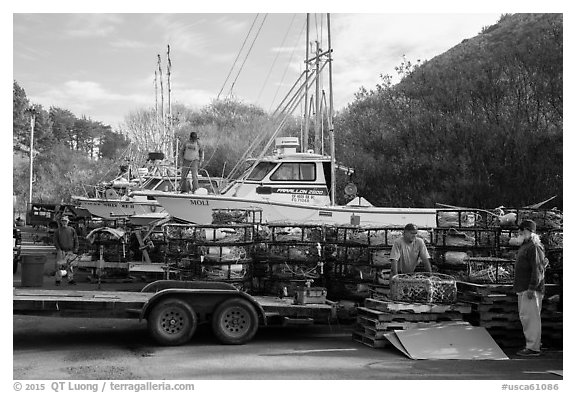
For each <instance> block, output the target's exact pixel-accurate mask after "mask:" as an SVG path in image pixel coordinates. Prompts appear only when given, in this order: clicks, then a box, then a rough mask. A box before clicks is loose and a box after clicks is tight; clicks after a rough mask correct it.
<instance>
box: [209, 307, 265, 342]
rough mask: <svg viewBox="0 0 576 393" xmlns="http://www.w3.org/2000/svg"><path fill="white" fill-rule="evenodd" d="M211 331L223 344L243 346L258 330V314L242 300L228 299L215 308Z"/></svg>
mask: <svg viewBox="0 0 576 393" xmlns="http://www.w3.org/2000/svg"><path fill="white" fill-rule="evenodd" d="M212 329H213V331H214V334H215V335H216V337H218V340H220V342H221V343H223V344H236V345H238V344H245V343H247V342H248V341H250V340H251V339H252V338H253V337H254V335H255V334H256V331H257V330H258V314H257V313H256V310H255V309H254V306H252V305H251V304H250V302H248V301H246V300H244V299H229V300H226V301H225V302H223V303H222V304H220V305H219V306H218V308H216V311H215V312H214V316H213V318H212Z"/></svg>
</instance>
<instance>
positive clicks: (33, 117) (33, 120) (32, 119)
mask: <svg viewBox="0 0 576 393" xmlns="http://www.w3.org/2000/svg"><path fill="white" fill-rule="evenodd" d="M29 111H30V189H29V190H30V196H29V197H28V202H29V203H30V204H32V176H33V175H34V126H35V124H36V108H34V107H31V108H30V109H29Z"/></svg>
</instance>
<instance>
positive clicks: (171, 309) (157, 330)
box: [148, 298, 198, 345]
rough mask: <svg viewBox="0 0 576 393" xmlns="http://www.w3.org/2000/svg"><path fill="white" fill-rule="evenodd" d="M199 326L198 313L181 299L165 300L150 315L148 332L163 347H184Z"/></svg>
mask: <svg viewBox="0 0 576 393" xmlns="http://www.w3.org/2000/svg"><path fill="white" fill-rule="evenodd" d="M197 326H198V318H197V317H196V313H195V312H194V310H193V309H192V307H191V306H190V305H189V304H188V303H186V302H185V301H183V300H180V299H175V298H171V299H166V300H163V301H161V302H160V303H158V304H156V305H155V306H154V308H153V309H152V311H150V314H149V315H148V331H149V332H150V335H151V336H152V337H153V338H154V339H155V340H156V341H157V342H158V343H160V344H162V345H182V344H184V343H186V342H188V341H190V339H191V338H192V336H193V335H194V333H195V332H196V327H197Z"/></svg>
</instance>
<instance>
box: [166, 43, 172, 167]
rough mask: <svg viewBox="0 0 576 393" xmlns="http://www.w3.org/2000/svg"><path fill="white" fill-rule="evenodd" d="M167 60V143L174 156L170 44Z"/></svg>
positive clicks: (170, 152)
mask: <svg viewBox="0 0 576 393" xmlns="http://www.w3.org/2000/svg"><path fill="white" fill-rule="evenodd" d="M167 58H168V65H167V66H166V68H167V69H166V75H167V76H166V78H167V82H168V131H169V133H170V141H169V142H168V143H167V148H168V149H169V155H173V154H174V150H173V149H172V147H173V145H172V143H173V142H174V129H173V128H172V102H171V94H172V89H171V87H170V74H171V70H172V62H171V61H170V44H168V51H167Z"/></svg>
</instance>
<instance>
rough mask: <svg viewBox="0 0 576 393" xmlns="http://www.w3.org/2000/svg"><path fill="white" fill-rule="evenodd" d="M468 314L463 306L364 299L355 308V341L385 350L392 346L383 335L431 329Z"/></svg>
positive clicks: (467, 310)
mask: <svg viewBox="0 0 576 393" xmlns="http://www.w3.org/2000/svg"><path fill="white" fill-rule="evenodd" d="M470 311H471V307H470V305H467V304H460V303H457V304H421V303H404V302H397V301H390V300H383V299H371V298H368V299H366V300H365V302H364V307H358V317H357V325H356V329H355V331H354V332H353V338H354V340H355V341H357V342H360V343H362V344H365V345H367V346H369V347H372V348H385V347H387V346H391V345H392V344H390V343H389V341H388V340H387V339H386V338H385V334H387V333H390V332H392V331H394V330H407V329H417V328H425V327H432V326H434V325H436V324H438V323H441V322H460V323H465V322H464V321H463V316H464V314H467V313H469V312H470Z"/></svg>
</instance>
